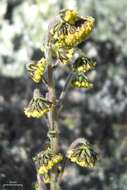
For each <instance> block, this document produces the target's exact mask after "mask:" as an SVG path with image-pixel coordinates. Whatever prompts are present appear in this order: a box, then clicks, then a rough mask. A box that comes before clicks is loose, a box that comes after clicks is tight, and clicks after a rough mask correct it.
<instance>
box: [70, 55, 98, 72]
mask: <svg viewBox="0 0 127 190" xmlns="http://www.w3.org/2000/svg"><path fill="white" fill-rule="evenodd" d="M95 66H96V62H95V61H93V60H92V59H90V58H88V57H86V56H81V57H78V58H77V60H75V62H74V64H73V71H74V72H77V73H86V72H88V71H91V70H93V69H94V68H95Z"/></svg>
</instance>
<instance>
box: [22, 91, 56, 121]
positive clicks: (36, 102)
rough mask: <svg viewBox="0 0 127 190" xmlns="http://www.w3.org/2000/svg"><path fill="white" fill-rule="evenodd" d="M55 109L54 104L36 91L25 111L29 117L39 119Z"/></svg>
mask: <svg viewBox="0 0 127 190" xmlns="http://www.w3.org/2000/svg"><path fill="white" fill-rule="evenodd" d="M53 107H54V106H53V104H52V102H49V101H47V100H46V99H45V98H43V96H41V95H40V92H39V90H38V89H35V90H34V95H33V98H32V100H31V101H30V102H29V104H28V106H27V107H26V108H25V109H24V113H25V115H26V116H27V117H33V118H39V117H42V116H43V115H45V114H46V113H47V112H49V111H51V110H52V109H53Z"/></svg>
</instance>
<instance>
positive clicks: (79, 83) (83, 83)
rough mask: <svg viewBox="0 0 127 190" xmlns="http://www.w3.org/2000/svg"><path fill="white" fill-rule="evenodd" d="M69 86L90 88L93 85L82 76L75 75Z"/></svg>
mask: <svg viewBox="0 0 127 190" xmlns="http://www.w3.org/2000/svg"><path fill="white" fill-rule="evenodd" d="M71 85H72V87H74V88H92V87H93V84H92V82H91V81H89V79H88V78H87V77H86V76H84V75H83V74H78V75H75V76H74V77H73V79H72V81H71Z"/></svg>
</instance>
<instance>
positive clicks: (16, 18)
mask: <svg viewBox="0 0 127 190" xmlns="http://www.w3.org/2000/svg"><path fill="white" fill-rule="evenodd" d="M12 7H13V8H12ZM126 7H127V1H126V0H121V1H118V2H117V3H116V0H112V1H110V0H102V1H99V0H96V1H95V0H84V1H82V0H69V1H62V0H47V1H42V0H33V1H32V0H28V1H24V0H18V1H16V0H12V1H7V0H1V3H0V10H1V13H0V27H1V30H0V60H1V61H0V73H1V74H3V75H6V76H12V77H18V76H21V75H23V74H24V64H25V63H27V62H29V61H30V57H31V54H32V52H33V49H34V48H40V47H41V46H42V43H41V42H42V38H43V36H44V32H46V30H47V26H48V19H49V18H52V17H53V16H54V15H56V13H57V12H58V11H59V10H60V9H61V8H72V9H77V10H78V11H79V13H80V14H81V15H92V16H94V17H95V18H96V29H95V32H94V39H96V40H98V41H106V40H109V41H112V42H113V43H114V45H116V47H117V48H119V51H122V53H123V54H124V55H126V49H127V23H126V20H127V11H126ZM7 11H8V12H7ZM12 11H13V12H12ZM9 14H10V17H9ZM5 18H6V20H5ZM5 63H7V65H5Z"/></svg>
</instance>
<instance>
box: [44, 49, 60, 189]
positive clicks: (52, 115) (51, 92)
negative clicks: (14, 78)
mask: <svg viewBox="0 0 127 190" xmlns="http://www.w3.org/2000/svg"><path fill="white" fill-rule="evenodd" d="M46 58H47V59H48V63H49V65H48V100H49V101H51V102H52V103H53V104H54V108H53V110H51V111H50V112H49V114H48V120H49V130H52V131H55V133H56V135H55V137H53V138H50V140H51V148H52V150H53V151H54V152H58V148H59V147H58V121H57V115H58V114H57V108H56V91H55V81H54V78H53V68H52V56H51V50H50V48H48V51H47V52H46ZM50 189H51V190H59V183H58V181H57V170H56V169H55V168H54V169H53V171H52V173H51V185H50Z"/></svg>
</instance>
